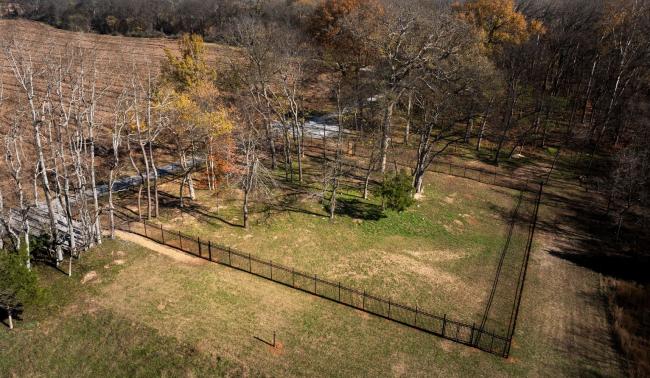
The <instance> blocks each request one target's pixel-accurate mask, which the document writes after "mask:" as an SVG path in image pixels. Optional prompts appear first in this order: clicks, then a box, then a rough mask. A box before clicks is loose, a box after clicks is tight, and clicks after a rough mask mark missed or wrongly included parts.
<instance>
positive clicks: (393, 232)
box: [159, 174, 526, 331]
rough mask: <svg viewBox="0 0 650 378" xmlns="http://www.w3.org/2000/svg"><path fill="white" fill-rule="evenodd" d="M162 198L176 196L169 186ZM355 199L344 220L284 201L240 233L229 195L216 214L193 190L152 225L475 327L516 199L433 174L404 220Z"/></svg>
mask: <svg viewBox="0 0 650 378" xmlns="http://www.w3.org/2000/svg"><path fill="white" fill-rule="evenodd" d="M165 189H166V190H167V191H168V192H169V194H172V193H174V192H175V190H174V189H175V187H174V186H171V185H167V186H166V187H165ZM356 194H357V193H354V192H347V195H345V196H343V198H341V199H339V208H340V209H341V214H339V215H337V217H336V218H335V220H334V221H332V220H330V219H329V218H328V217H327V213H326V208H325V207H324V206H323V205H322V204H320V203H319V202H318V201H317V200H315V199H314V198H312V197H310V196H308V195H305V194H301V195H291V196H285V197H284V198H283V199H282V201H283V206H282V207H281V208H280V209H270V210H269V209H268V207H267V206H266V205H265V204H263V203H257V204H256V205H255V206H254V208H255V213H254V215H253V220H252V221H251V227H250V228H249V229H248V230H246V229H244V228H242V227H239V226H237V225H238V224H241V222H242V218H241V209H240V206H241V201H239V199H237V196H236V194H234V193H232V192H231V193H230V195H227V196H223V195H222V197H224V198H220V199H219V200H218V201H219V202H218V203H219V209H218V212H217V208H216V207H217V199H216V198H215V194H214V193H212V192H208V191H199V192H198V198H197V201H196V202H195V203H194V205H193V207H192V208H191V209H188V210H187V211H186V212H181V211H179V210H178V209H177V208H175V207H173V206H172V207H169V208H166V209H164V210H163V211H162V217H161V219H159V222H160V223H162V224H164V225H165V226H167V227H168V228H169V229H173V230H179V231H182V232H184V233H186V234H189V235H192V236H194V237H200V238H201V239H203V240H211V241H213V242H217V243H220V244H223V245H226V246H230V247H232V248H235V249H238V250H240V251H243V252H246V253H251V254H252V255H254V256H257V257H259V258H262V259H264V260H272V261H273V262H274V263H279V264H283V265H286V266H290V267H294V268H296V269H298V270H301V271H305V272H309V273H312V274H317V275H318V276H319V277H322V278H325V279H328V280H331V281H334V282H337V281H340V282H341V283H342V284H343V285H346V286H350V287H354V288H358V289H361V290H367V291H368V292H371V293H374V294H378V295H381V296H383V297H386V298H390V299H391V300H393V301H397V302H401V303H404V304H407V305H410V306H416V305H417V306H418V308H420V309H424V310H425V311H428V312H431V313H434V314H439V315H441V316H442V315H443V314H448V316H450V317H452V318H454V319H457V320H462V321H464V322H467V323H470V324H471V323H472V322H477V323H478V322H479V321H480V319H481V315H482V314H483V311H484V308H485V303H486V300H487V298H488V295H489V290H490V287H491V285H492V282H493V280H494V276H495V272H496V269H497V263H498V261H499V257H500V254H501V251H502V248H503V246H504V244H505V238H506V234H507V229H508V227H507V226H508V220H509V216H510V213H511V211H512V210H513V209H514V207H515V203H516V199H517V197H518V193H517V192H515V191H513V190H509V189H504V188H497V187H493V186H489V185H484V184H480V183H476V182H474V181H469V180H463V179H457V178H450V177H448V176H445V175H438V174H431V175H430V176H428V179H427V182H426V188H425V193H424V197H423V198H422V199H420V200H418V201H417V203H416V205H415V206H413V207H412V208H411V209H409V210H407V211H405V212H403V213H396V212H392V211H386V212H384V213H382V211H381V208H380V202H379V200H377V199H373V198H371V199H370V200H368V201H366V200H363V199H361V198H359V197H358V196H357V195H356ZM287 209H290V210H287ZM517 231H518V232H515V234H514V237H513V239H512V241H511V244H512V246H511V250H513V251H514V253H513V256H512V261H513V262H512V264H510V265H508V266H507V269H508V270H505V271H504V273H505V275H506V276H508V277H507V278H508V279H511V280H512V281H514V280H516V278H517V275H518V273H519V270H518V268H519V267H518V266H516V263H515V261H514V260H516V259H518V258H519V257H520V256H521V253H523V249H524V245H525V241H526V240H525V237H526V234H525V232H519V231H521V230H519V229H518V230H517ZM517 249H519V250H517ZM509 261H510V260H509ZM517 261H518V260H517ZM504 283H506V282H504ZM509 294H511V295H512V296H510V297H509V296H508V295H509ZM513 296H514V289H513V290H512V292H506V291H503V301H502V302H499V306H501V307H499V308H496V309H495V310H496V311H493V313H494V315H495V316H494V321H493V322H492V323H491V324H490V326H491V328H492V329H494V327H496V326H498V325H502V324H501V323H503V319H501V318H499V319H498V321H497V315H500V314H499V312H500V311H501V310H503V312H504V313H505V312H507V313H508V315H509V313H510V308H511V307H512V300H513ZM508 300H509V301H510V302H508ZM498 322H501V323H498ZM505 322H506V323H507V319H506V320H505ZM498 331H501V329H499V330H498Z"/></svg>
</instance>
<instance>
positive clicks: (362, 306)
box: [361, 289, 366, 311]
mask: <svg viewBox="0 0 650 378" xmlns="http://www.w3.org/2000/svg"><path fill="white" fill-rule="evenodd" d="M361 308H362V309H363V310H364V311H365V310H366V290H365V289H364V290H363V302H362V303H361Z"/></svg>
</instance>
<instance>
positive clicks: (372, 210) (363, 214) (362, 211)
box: [325, 198, 386, 221]
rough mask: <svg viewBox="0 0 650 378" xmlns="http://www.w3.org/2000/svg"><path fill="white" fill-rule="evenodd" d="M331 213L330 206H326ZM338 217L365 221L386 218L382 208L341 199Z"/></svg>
mask: <svg viewBox="0 0 650 378" xmlns="http://www.w3.org/2000/svg"><path fill="white" fill-rule="evenodd" d="M325 208H326V210H327V211H328V212H329V210H330V208H329V204H328V205H326V206H325ZM335 213H336V214H337V215H342V216H348V217H350V218H355V219H363V220H375V221H376V220H380V219H382V218H386V215H384V212H383V211H382V209H381V206H379V205H375V204H373V203H368V202H364V201H360V200H358V199H356V198H339V199H337V200H336V211H335Z"/></svg>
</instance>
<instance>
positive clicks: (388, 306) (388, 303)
mask: <svg viewBox="0 0 650 378" xmlns="http://www.w3.org/2000/svg"><path fill="white" fill-rule="evenodd" d="M388 319H390V299H389V300H388Z"/></svg>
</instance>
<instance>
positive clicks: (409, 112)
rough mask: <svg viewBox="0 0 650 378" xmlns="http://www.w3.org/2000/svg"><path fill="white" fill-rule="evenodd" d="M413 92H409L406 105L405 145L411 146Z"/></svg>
mask: <svg viewBox="0 0 650 378" xmlns="http://www.w3.org/2000/svg"><path fill="white" fill-rule="evenodd" d="M412 113H413V92H409V97H408V104H407V105H406V130H405V131H404V145H406V146H408V145H409V134H410V133H411V122H412V121H413V114H412Z"/></svg>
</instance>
